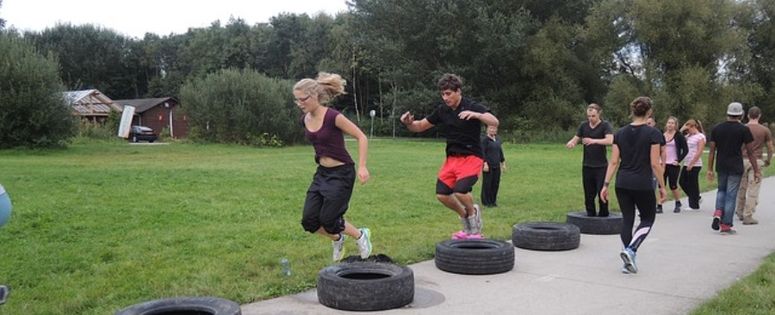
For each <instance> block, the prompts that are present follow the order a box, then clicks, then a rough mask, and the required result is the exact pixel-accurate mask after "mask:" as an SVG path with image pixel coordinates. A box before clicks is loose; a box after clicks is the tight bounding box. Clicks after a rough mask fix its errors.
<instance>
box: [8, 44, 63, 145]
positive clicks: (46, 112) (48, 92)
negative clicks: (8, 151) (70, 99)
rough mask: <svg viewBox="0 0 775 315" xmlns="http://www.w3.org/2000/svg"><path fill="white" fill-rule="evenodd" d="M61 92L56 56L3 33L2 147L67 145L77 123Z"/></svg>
mask: <svg viewBox="0 0 775 315" xmlns="http://www.w3.org/2000/svg"><path fill="white" fill-rule="evenodd" d="M62 91H64V87H63V86H62V81H61V80H60V78H59V73H58V65H57V61H56V60H54V58H53V57H51V56H49V57H44V56H42V55H40V54H38V53H37V52H36V51H35V49H34V48H33V47H32V45H30V44H28V43H26V42H24V40H22V39H20V38H18V37H16V36H14V35H10V34H6V33H0V148H12V147H20V146H25V147H30V148H43V147H57V146H64V145H66V144H67V142H68V140H69V139H70V138H72V136H73V135H75V133H76V125H77V123H76V118H75V117H74V116H73V114H72V111H71V109H70V108H69V107H68V106H67V105H66V103H65V100H64V95H63V93H62Z"/></svg>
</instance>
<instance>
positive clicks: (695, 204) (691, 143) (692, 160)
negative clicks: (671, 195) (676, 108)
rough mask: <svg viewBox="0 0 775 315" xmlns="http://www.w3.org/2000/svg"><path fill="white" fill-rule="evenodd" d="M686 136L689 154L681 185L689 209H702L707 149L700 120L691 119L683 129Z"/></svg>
mask: <svg viewBox="0 0 775 315" xmlns="http://www.w3.org/2000/svg"><path fill="white" fill-rule="evenodd" d="M681 132H683V133H685V134H686V144H687V145H688V147H689V153H688V154H686V158H684V166H683V168H682V169H681V178H680V180H679V184H680V185H681V188H682V189H683V191H684V193H686V196H687V197H688V199H689V208H691V209H694V210H697V209H700V200H701V199H702V198H701V197H700V182H699V176H700V169H702V151H703V150H704V149H705V135H704V134H703V130H702V123H700V121H699V120H694V119H689V120H687V121H686V123H685V124H684V125H683V127H681Z"/></svg>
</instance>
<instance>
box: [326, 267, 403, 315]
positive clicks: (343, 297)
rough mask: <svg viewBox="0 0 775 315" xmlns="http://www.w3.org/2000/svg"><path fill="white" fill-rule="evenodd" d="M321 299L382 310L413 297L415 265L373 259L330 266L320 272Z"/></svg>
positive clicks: (345, 306) (341, 307) (352, 307)
mask: <svg viewBox="0 0 775 315" xmlns="http://www.w3.org/2000/svg"><path fill="white" fill-rule="evenodd" d="M317 292H318V301H320V304H323V305H325V306H328V307H330V308H334V309H339V310H346V311H381V310H387V309H393V308H399V307H403V306H404V305H407V304H409V303H412V301H413V300H414V273H413V272H412V269H409V268H408V267H405V266H399V265H395V264H391V263H378V262H371V261H362V262H353V263H342V264H337V265H333V266H328V267H326V268H323V269H322V270H320V273H318V287H317Z"/></svg>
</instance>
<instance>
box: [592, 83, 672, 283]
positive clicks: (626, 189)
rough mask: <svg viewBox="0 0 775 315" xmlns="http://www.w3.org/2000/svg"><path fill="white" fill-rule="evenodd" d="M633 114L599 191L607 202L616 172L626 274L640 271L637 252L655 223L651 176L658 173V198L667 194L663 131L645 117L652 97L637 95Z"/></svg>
mask: <svg viewBox="0 0 775 315" xmlns="http://www.w3.org/2000/svg"><path fill="white" fill-rule="evenodd" d="M630 113H631V116H632V123H630V124H629V125H627V126H624V127H622V128H621V129H619V130H618V131H617V132H616V134H614V141H613V146H612V148H611V160H610V161H609V162H608V168H607V169H606V173H605V182H604V184H603V189H602V190H601V191H600V200H602V201H603V202H606V203H607V202H608V200H609V199H608V194H609V193H608V185H609V183H610V182H611V178H612V177H613V175H614V172H616V199H617V200H619V207H620V208H621V210H622V231H621V233H620V237H621V240H622V245H623V246H624V249H623V250H622V251H621V252H620V253H619V256H620V257H621V259H622V261H623V262H624V266H623V267H622V272H623V273H637V272H638V267H637V264H636V262H635V256H636V253H637V252H638V248H639V247H640V245H641V244H642V243H643V241H644V240H645V239H646V237H647V236H648V234H649V232H651V227H652V226H653V225H654V219H655V218H656V206H657V197H656V196H655V195H654V187H653V186H652V178H653V177H654V176H655V175H656V179H657V183H658V185H659V198H658V199H659V200H664V199H665V196H666V195H667V192H666V191H665V181H664V177H663V176H664V174H663V169H662V164H661V163H660V161H659V155H660V142H661V141H662V133H660V132H659V130H657V129H656V128H653V127H650V126H648V125H646V119H647V118H648V117H649V116H651V114H652V106H651V99H650V98H648V97H645V96H641V97H638V98H636V99H635V100H633V101H632V103H631V104H630ZM620 165H621V166H620ZM617 168H618V169H619V171H618V172H617ZM636 207H637V209H638V212H639V213H640V224H639V225H638V228H637V229H636V230H635V232H633V230H632V229H633V226H634V225H635V209H636Z"/></svg>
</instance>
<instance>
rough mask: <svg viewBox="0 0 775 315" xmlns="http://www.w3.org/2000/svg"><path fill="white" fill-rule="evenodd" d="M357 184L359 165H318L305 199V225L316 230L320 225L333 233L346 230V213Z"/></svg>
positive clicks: (308, 229) (306, 228)
mask: <svg viewBox="0 0 775 315" xmlns="http://www.w3.org/2000/svg"><path fill="white" fill-rule="evenodd" d="M354 184H355V166H354V165H353V164H345V165H340V166H336V167H323V166H318V168H317V171H315V176H313V177H312V184H310V185H309V189H308V190H307V199H306V200H305V201H304V214H303V215H302V218H301V225H302V226H303V227H304V230H305V231H308V232H310V233H315V232H317V230H319V229H320V227H323V229H324V230H325V231H326V232H328V233H329V234H339V233H340V232H342V231H344V213H345V212H347V207H348V204H349V203H350V196H352V193H353V185H354Z"/></svg>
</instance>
